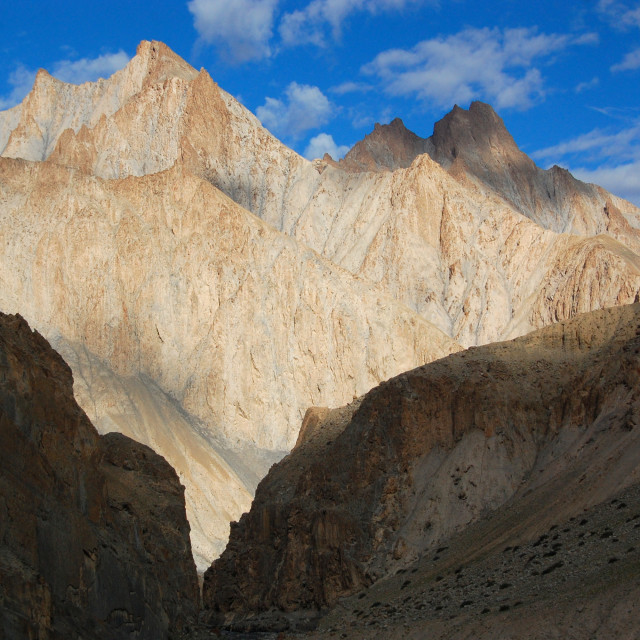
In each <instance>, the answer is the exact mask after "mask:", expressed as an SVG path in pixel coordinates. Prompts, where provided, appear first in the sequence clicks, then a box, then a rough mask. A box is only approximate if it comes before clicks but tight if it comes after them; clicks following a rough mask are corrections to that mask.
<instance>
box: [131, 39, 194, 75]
mask: <svg viewBox="0 0 640 640" xmlns="http://www.w3.org/2000/svg"><path fill="white" fill-rule="evenodd" d="M125 69H127V70H128V71H129V73H132V74H133V73H136V72H138V73H139V71H138V70H144V71H145V72H146V73H144V77H143V84H144V85H148V84H155V83H157V82H163V81H164V80H166V79H167V78H172V77H178V78H182V79H183V80H187V81H188V80H193V78H195V77H196V75H198V72H197V71H196V70H195V69H194V68H193V67H192V66H191V65H190V64H188V63H187V62H185V61H184V60H183V59H182V58H181V57H180V56H179V55H177V54H176V53H174V51H172V50H171V49H170V48H169V47H168V46H167V45H166V44H164V43H163V42H159V41H157V40H151V41H149V40H143V41H142V42H141V43H140V44H139V45H138V48H137V49H136V55H135V57H134V58H132V59H131V61H130V62H129V64H128V65H127V66H126V67H125Z"/></svg>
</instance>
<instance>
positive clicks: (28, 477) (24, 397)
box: [0, 314, 199, 640]
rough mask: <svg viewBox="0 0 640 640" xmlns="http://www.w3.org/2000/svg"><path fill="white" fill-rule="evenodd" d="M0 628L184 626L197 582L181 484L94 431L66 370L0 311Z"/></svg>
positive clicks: (134, 632)
mask: <svg viewBox="0 0 640 640" xmlns="http://www.w3.org/2000/svg"><path fill="white" fill-rule="evenodd" d="M0 468H1V469H2V473H1V474H0V635H1V636H2V637H3V638H15V639H18V638H39V639H40V638H43V639H44V638H80V637H87V638H89V637H92V638H104V639H105V640H106V639H110V638H113V639H114V640H115V639H116V638H124V637H127V638H135V639H138V638H139V639H141V640H142V639H148V640H152V639H153V640H156V639H161V638H168V637H169V636H170V635H171V636H175V635H176V634H179V633H182V632H186V631H187V630H188V629H189V628H190V626H191V625H193V624H194V623H195V622H196V620H197V615H198V606H199V590H198V582H197V575H196V567H195V564H194V562H193V558H192V555H191V544H190V540H189V524H188V522H187V518H186V513H185V505H184V487H183V486H182V485H181V484H180V482H179V480H178V477H177V475H176V473H175V471H174V470H173V469H172V468H171V467H170V465H169V464H167V462H166V460H164V459H163V458H161V457H160V456H158V455H157V454H156V453H154V452H153V451H152V450H151V449H149V448H148V447H145V446H143V445H141V444H139V443H137V442H134V441H133V440H131V439H129V438H127V437H126V436H123V435H121V434H117V433H111V434H108V435H104V436H100V435H98V433H97V431H96V430H95V429H94V428H93V426H92V425H91V423H90V422H89V420H88V419H87V416H86V415H85V413H84V412H83V411H82V409H80V407H79V406H78V405H77V403H76V402H75V400H74V398H73V388H72V377H71V370H70V369H69V367H68V366H67V364H66V363H65V362H64V361H63V360H62V358H61V357H60V356H59V355H58V354H57V353H56V352H55V351H54V350H53V349H52V348H51V347H50V346H49V344H48V343H47V342H46V340H44V338H43V337H42V336H41V335H39V334H38V333H37V332H32V331H31V330H30V328H29V326H28V325H27V323H26V322H25V321H24V320H23V319H22V318H21V317H20V316H6V315H4V314H0Z"/></svg>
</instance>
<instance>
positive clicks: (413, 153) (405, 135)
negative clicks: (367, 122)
mask: <svg viewBox="0 0 640 640" xmlns="http://www.w3.org/2000/svg"><path fill="white" fill-rule="evenodd" d="M428 150H429V144H428V141H427V140H425V139H424V138H421V137H420V136H417V135H416V134H415V133H413V132H412V131H409V129H407V128H406V127H405V126H404V122H402V120H401V119H400V118H395V119H394V120H392V121H391V122H390V123H389V124H379V123H378V122H376V124H375V126H374V129H373V131H372V132H371V133H370V134H369V135H367V136H366V137H365V138H364V140H362V141H361V142H358V143H357V144H356V145H355V146H354V147H353V148H352V149H351V151H349V152H348V153H347V155H346V156H345V157H344V158H343V159H342V160H340V162H339V163H338V166H339V167H340V168H341V169H344V170H345V171H350V172H359V171H386V170H388V171H394V170H395V169H400V168H406V167H408V166H410V165H411V163H412V162H413V161H414V160H415V158H416V157H417V156H419V155H420V154H423V153H427V152H428Z"/></svg>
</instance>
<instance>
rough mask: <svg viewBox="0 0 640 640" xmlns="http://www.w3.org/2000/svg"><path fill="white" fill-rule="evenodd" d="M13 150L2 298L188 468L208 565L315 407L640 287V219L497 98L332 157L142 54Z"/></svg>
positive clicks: (5, 132)
mask: <svg viewBox="0 0 640 640" xmlns="http://www.w3.org/2000/svg"><path fill="white" fill-rule="evenodd" d="M454 151H455V154H454ZM0 155H1V156H2V157H0V203H1V206H0V237H1V238H2V241H3V252H2V254H1V257H0V279H1V282H2V284H3V286H2V287H0V308H2V309H3V310H5V311H7V312H20V313H22V314H23V315H24V316H25V317H26V318H27V319H28V320H29V322H31V323H32V325H33V326H34V327H36V328H37V329H38V330H39V331H41V332H42V333H43V334H44V335H45V336H46V337H47V338H49V339H50V340H52V341H53V343H54V344H55V346H56V348H59V349H60V351H61V352H62V353H63V354H64V357H65V358H66V359H67V361H68V362H69V363H70V365H71V366H72V368H73V370H74V373H75V374H76V375H75V392H76V395H77V397H78V400H79V402H80V404H81V405H82V407H83V408H84V409H85V410H86V412H87V413H88V415H89V416H90V417H91V419H92V421H93V422H94V424H95V425H96V426H97V428H98V429H99V430H100V431H101V432H106V431H111V430H117V431H120V432H122V433H125V434H127V435H129V436H131V437H134V438H136V439H138V440H140V441H141V442H144V443H145V444H147V445H149V446H152V447H153V448H155V449H156V450H157V451H158V452H160V453H161V454H162V455H163V456H165V457H166V459H167V460H168V461H169V462H170V463H171V464H172V465H173V466H174V467H175V469H176V470H177V472H178V474H179V476H180V478H181V480H182V482H183V483H184V484H185V486H186V500H187V512H188V515H189V519H190V522H191V525H192V534H191V535H192V541H193V548H194V553H195V555H196V561H197V564H198V567H199V568H200V569H202V570H204V568H206V567H207V566H208V565H209V564H210V561H211V559H212V558H213V557H215V556H216V555H218V554H219V553H220V551H221V550H222V548H223V547H224V544H225V541H226V538H227V535H228V522H229V521H230V520H234V519H237V518H238V517H239V516H240V514H241V513H242V512H243V511H246V510H247V509H248V507H249V505H250V502H251V496H252V494H253V491H254V490H255V487H256V485H257V482H258V481H259V479H260V478H261V477H262V476H263V475H264V473H266V471H267V469H268V468H269V466H270V465H271V464H272V463H273V462H274V461H275V460H277V459H278V458H280V457H281V456H282V455H284V453H285V452H286V451H288V450H289V449H290V448H291V447H292V446H293V444H294V443H295V441H296V438H297V432H298V429H299V425H300V424H301V421H302V418H303V416H304V415H305V411H306V409H307V408H308V407H309V406H312V405H321V406H341V405H344V404H345V403H347V402H349V401H350V400H352V399H353V397H354V396H356V397H357V396H361V395H362V394H364V393H365V392H366V391H368V390H369V389H371V388H372V387H373V386H375V385H376V384H378V383H379V382H381V381H382V380H385V379H387V378H389V377H391V376H394V375H397V374H399V373H400V372H402V371H406V370H408V369H411V368H413V367H416V366H419V365H422V364H424V363H425V362H428V361H431V360H433V359H436V358H439V357H441V356H444V355H447V354H449V353H451V352H452V351H455V350H457V349H459V348H460V347H459V345H464V346H469V345H477V344H484V343H488V342H491V341H494V340H498V339H503V338H508V337H514V336H517V335H522V334H523V333H526V332H527V331H530V330H531V329H534V328H538V327H541V326H544V325H546V324H548V323H550V322H555V321H558V320H563V319H567V318H570V317H572V316H573V315H575V314H576V313H579V312H582V311H589V310H592V309H597V308H601V307H608V306H614V305H620V304H625V303H630V302H633V301H634V300H635V299H636V297H637V294H638V291H639V290H640V261H639V259H638V255H637V253H636V251H637V246H638V244H637V237H636V236H637V231H636V228H637V227H638V226H639V225H638V210H637V209H636V208H635V207H633V206H632V205H631V204H629V203H626V202H624V201H622V200H620V199H617V198H615V197H614V196H612V195H611V194H607V193H606V192H604V191H603V190H601V189H599V188H596V187H592V186H588V185H583V184H582V183H579V182H577V181H575V180H574V179H573V178H571V177H570V176H569V175H568V174H566V172H562V171H557V170H551V171H549V172H544V171H542V170H540V169H538V168H536V167H535V166H534V165H533V163H532V162H531V161H530V160H529V159H528V158H527V157H526V156H524V154H522V153H521V152H520V151H519V150H518V149H517V147H516V146H515V143H514V142H513V140H512V138H511V136H510V135H509V134H508V133H507V132H506V130H505V129H504V125H503V124H502V122H501V121H500V119H499V118H498V116H497V115H496V114H495V113H494V112H493V110H491V108H490V107H488V105H482V104H480V103H474V104H472V105H471V107H470V109H469V110H468V111H465V110H462V109H459V108H456V109H454V110H453V111H452V112H451V114H449V115H448V116H446V117H445V118H444V119H443V120H442V121H441V122H440V123H437V124H436V126H435V129H434V134H433V136H431V137H430V138H428V139H423V138H420V137H419V136H417V135H415V134H413V133H412V132H410V131H408V130H407V129H406V128H405V127H404V125H403V124H402V122H401V121H399V120H395V121H393V122H392V123H391V124H390V125H383V126H379V127H376V129H375V130H374V132H373V133H372V134H371V135H370V136H368V137H367V138H366V139H365V140H364V141H363V142H361V143H359V144H358V145H356V147H354V149H353V150H352V151H351V152H350V153H349V154H348V155H347V157H346V158H345V161H344V162H341V163H337V164H336V163H333V162H332V161H329V160H327V161H315V162H313V163H311V162H308V161H306V160H305V159H303V158H302V157H300V156H299V155H298V154H296V153H295V152H294V151H292V150H291V149H289V148H287V147H286V146H285V145H283V144H282V143H281V142H280V141H279V140H277V139H276V138H275V137H274V136H272V135H271V134H270V133H269V132H268V131H266V130H265V129H264V128H263V127H262V126H261V125H260V123H259V121H258V120H257V119H256V118H255V116H253V115H252V114H251V113H250V112H249V111H247V110H246V109H245V108H244V107H243V106H242V105H241V104H240V103H239V102H237V101H236V100H235V99H234V98H233V97H232V96H230V95H229V94H227V93H226V92H225V91H224V90H222V89H221V88H220V87H219V86H218V85H217V84H216V83H215V82H214V81H213V80H212V78H211V77H210V76H209V74H208V73H207V72H206V71H205V70H200V71H196V70H195V69H193V68H192V67H191V66H190V65H188V64H187V63H186V62H184V61H183V60H182V59H180V58H179V57H178V56H177V55H176V54H174V53H173V52H172V51H171V50H170V49H169V48H168V47H166V46H165V45H163V44H162V43H159V42H142V43H141V44H140V45H139V47H138V51H137V54H136V56H135V57H134V58H133V59H132V60H131V61H130V62H129V64H128V65H127V66H126V67H125V68H124V69H122V70H121V71H119V72H117V73H116V74H114V75H113V76H112V77H111V78H109V79H106V80H99V81H98V82H96V83H86V84H83V85H80V86H74V85H69V84H66V83H63V82H60V81H58V80H56V79H54V78H52V77H51V76H50V75H49V74H47V73H46V72H44V71H42V72H40V73H39V74H38V76H37V78H36V82H35V85H34V88H33V90H32V92H31V93H30V94H29V95H28V96H27V97H26V98H25V100H24V101H23V103H22V104H21V105H18V106H17V107H14V108H13V109H10V110H8V111H5V112H0ZM454 156H455V157H454ZM547 191H548V192H549V194H550V195H549V194H548V193H547ZM554 194H555V195H554ZM559 231H563V232H569V231H570V232H571V234H569V233H558V232H559Z"/></svg>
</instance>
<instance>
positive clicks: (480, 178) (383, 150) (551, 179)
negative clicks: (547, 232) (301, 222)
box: [334, 101, 640, 248]
mask: <svg viewBox="0 0 640 640" xmlns="http://www.w3.org/2000/svg"><path fill="white" fill-rule="evenodd" d="M425 153H426V154H428V155H429V156H430V157H431V158H432V159H433V160H435V161H436V162H437V163H438V164H439V165H440V166H442V167H443V168H444V169H446V170H447V171H448V172H449V173H450V174H451V175H452V176H453V177H455V178H456V179H457V180H458V181H461V182H462V183H467V184H469V183H471V184H473V185H476V186H478V187H480V188H481V189H482V190H483V191H484V192H485V193H487V195H491V196H494V197H495V196H498V197H499V198H501V199H503V200H505V201H506V202H507V203H508V204H509V205H510V206H512V207H513V208H515V209H516V210H517V211H519V212H520V213H522V214H523V215H525V216H527V217H528V218H530V219H531V220H533V221H534V222H536V223H537V224H539V225H540V226H542V227H544V228H546V229H551V230H553V231H556V232H571V233H578V234H581V235H583V234H593V233H597V232H599V231H601V230H604V229H611V228H614V227H615V228H624V231H623V233H622V234H618V236H617V237H618V238H619V239H620V238H622V236H623V235H624V238H625V240H624V242H625V243H627V242H628V241H629V239H630V238H631V241H632V242H633V243H634V248H637V247H638V246H640V245H638V243H639V242H640V236H638V234H637V232H636V231H635V230H634V229H633V227H635V226H637V224H636V223H637V221H638V220H639V219H640V211H639V210H638V209H637V207H635V206H634V205H632V204H631V203H628V202H626V201H623V200H621V199H620V198H617V197H616V196H614V195H612V194H610V193H608V192H606V191H605V190H604V189H602V188H600V187H596V186H595V185H589V184H585V183H583V182H581V181H579V180H577V179H576V178H574V177H573V176H572V175H571V174H570V173H569V172H568V171H567V170H566V169H562V168H561V167H558V166H554V167H552V168H551V169H548V170H543V169H541V168H539V167H537V166H536V164H535V163H534V162H533V160H531V158H529V157H528V156H527V155H526V154H525V153H523V152H522V151H521V150H520V149H519V148H518V145H517V144H516V142H515V140H514V139H513V137H512V135H511V134H510V133H509V131H508V130H507V128H506V126H505V124H504V122H503V120H502V118H500V116H499V115H498V114H497V113H496V112H495V111H494V109H493V107H491V105H489V104H486V103H483V102H479V101H474V102H472V103H471V104H470V106H469V109H463V108H461V107H459V106H458V105H457V104H456V105H454V107H453V109H452V110H451V111H450V112H449V113H447V114H446V115H445V116H444V117H443V118H442V119H441V120H439V121H438V122H436V123H435V125H434V128H433V134H432V135H431V137H429V138H421V137H420V136H418V135H416V134H415V133H413V132H412V131H410V130H409V129H407V128H406V127H405V126H404V123H403V122H402V120H400V119H399V118H396V119H394V120H393V121H392V122H390V123H389V124H387V125H380V124H378V123H376V125H375V127H374V130H373V131H372V132H371V133H370V134H368V135H367V136H366V137H365V138H364V139H363V140H361V141H360V142H358V143H357V144H356V145H355V146H354V147H353V148H352V149H351V150H350V151H349V152H348V153H347V155H346V156H345V157H344V159H343V160H341V161H340V162H339V163H334V165H335V166H337V167H339V168H341V169H343V170H345V171H348V172H362V171H377V172H380V171H394V170H396V169H399V168H406V167H409V166H410V165H411V163H412V162H413V161H414V160H415V159H416V158H417V157H418V156H420V155H422V154H425ZM605 209H607V210H610V211H614V216H613V217H614V220H613V221H611V219H610V216H608V215H605ZM625 216H631V218H632V221H631V224H629V221H628V220H627V219H626V218H625ZM634 220H635V222H634Z"/></svg>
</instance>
